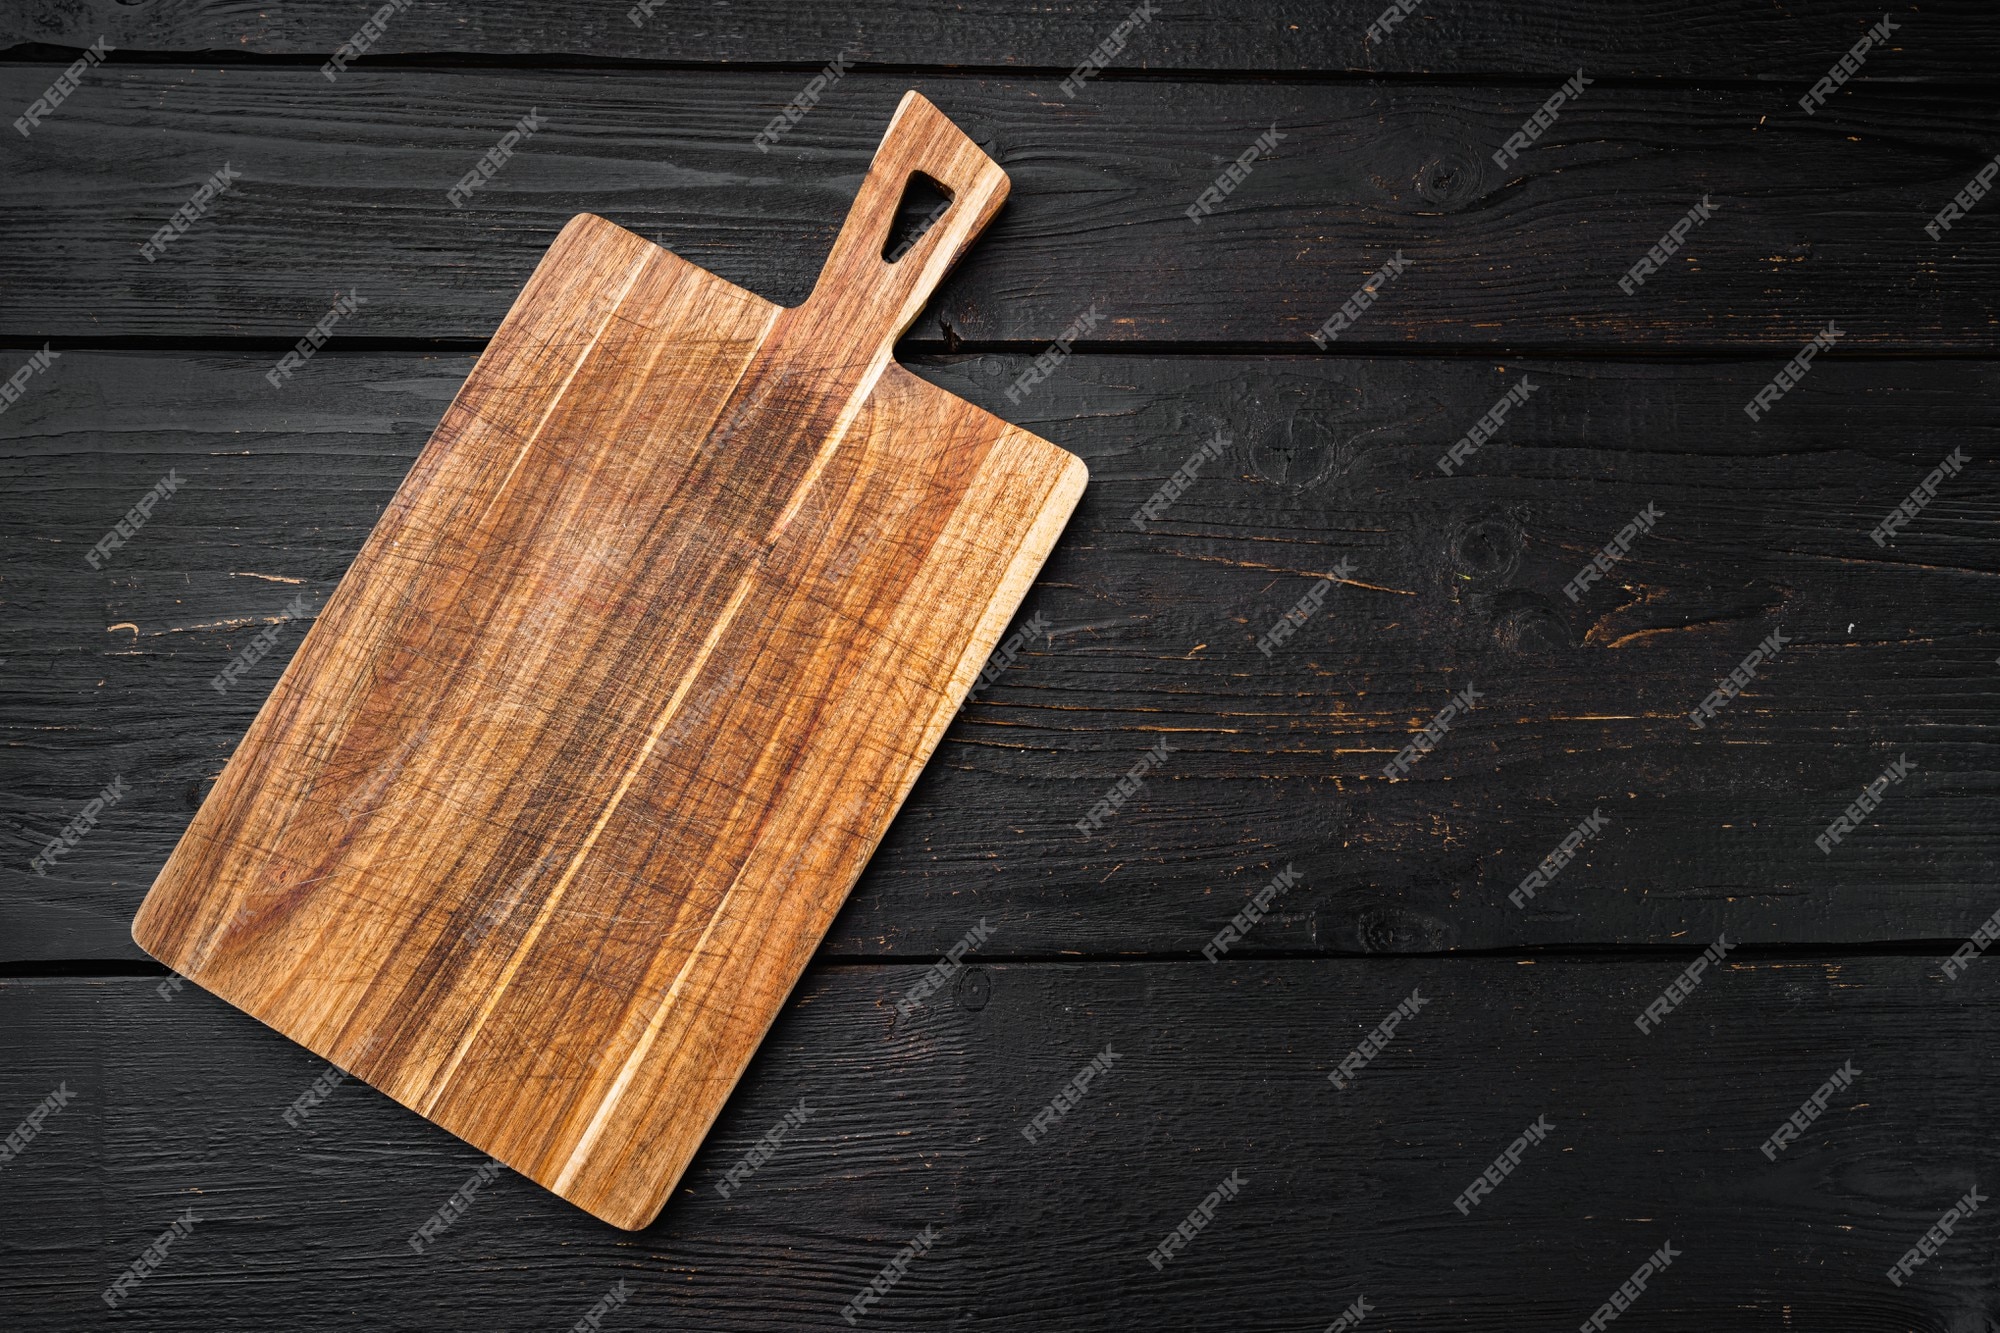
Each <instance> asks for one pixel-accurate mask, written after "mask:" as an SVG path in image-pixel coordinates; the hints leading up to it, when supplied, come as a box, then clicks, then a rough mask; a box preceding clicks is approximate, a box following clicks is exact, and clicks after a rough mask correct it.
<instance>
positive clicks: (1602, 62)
mask: <svg viewBox="0 0 2000 1333" xmlns="http://www.w3.org/2000/svg"><path fill="white" fill-rule="evenodd" d="M1133 8H1134V5H1133V4H1132V3H1131V2H1130V0H1101V2H1100V3H1094V4H1080V3H1058V4H1036V5H1027V4H1018V3H1017V4H1002V3H991V2H989V3H982V4H977V5H949V6H947V5H936V4H926V3H923V2H922V0H867V2H866V3H858V4H842V5H799V4H790V3H779V2H778V0H737V2H736V3H732V4H730V5H728V6H726V7H720V6H716V5H712V4H702V3H697V2H696V0H651V3H649V4H647V5H645V6H643V7H642V6H639V5H637V4H634V3H632V2H631V0H615V2H613V3H604V4H591V5H556V6H550V5H547V4H531V3H526V2H525V0H500V2H495V0H489V2H488V3H485V4H480V5H476V6H466V5H459V4H445V3H439V2H438V0H417V3H414V4H410V5H408V6H407V7H405V8H403V9H402V11H401V12H400V13H398V12H393V11H392V12H391V13H390V14H389V15H387V16H386V21H385V22H384V23H383V24H382V25H381V31H380V33H379V35H372V36H371V37H370V38H369V40H368V41H367V43H366V44H367V55H368V56H370V57H375V58H380V57H383V56H408V55H430V54H458V55H477V56H505V57H513V58H527V57H537V56H540V57H557V58H570V57H576V56H588V57H596V58H599V59H604V60H668V61H680V62H691V63H701V64H710V63H713V64H727V63H741V62H750V63H771V62H789V63H794V64H803V65H813V66H817V65H821V64H824V63H825V62H827V61H828V60H830V59H832V58H833V57H834V56H835V55H836V54H838V53H842V52H845V53H846V54H847V58H848V59H850V60H852V61H855V62H857V63H859V64H862V65H869V64H892V65H933V66H946V67H950V66H961V67H962V66H1041V67H1048V68H1054V69H1060V70H1062V71H1064V72H1067V71H1068V70H1069V69H1070V68H1071V67H1072V66H1074V65H1076V64H1078V63H1079V62H1080V61H1082V60H1083V59H1084V58H1085V57H1086V55H1087V54H1088V53H1089V52H1091V51H1092V50H1093V49H1095V48H1096V47H1097V46H1098V44H1099V43H1100V42H1102V41H1104V40H1106V39H1107V38H1110V37H1111V35H1112V33H1113V32H1114V30H1116V29H1117V28H1118V25H1119V24H1120V23H1121V22H1122V21H1124V20H1125V19H1126V17H1127V16H1128V14H1129V13H1130V12H1131V11H1132V10H1133ZM1385 8H1387V6H1386V5H1385V4H1383V3H1380V0H1334V2H1333V3H1327V4H1320V5H1313V6H1304V7H1301V6H1298V5H1284V4H1278V3H1274V2H1273V0H1230V2H1229V3H1221V2H1219V0H1203V2H1202V3H1194V4H1189V3H1179V4H1171V5H1159V6H1156V11H1157V12H1155V13H1154V14H1152V15H1151V16H1150V17H1149V18H1147V20H1146V21H1145V22H1143V23H1141V24H1139V25H1137V26H1136V28H1135V29H1133V30H1132V31H1131V33H1130V35H1129V36H1128V37H1127V39H1126V41H1125V43H1124V46H1123V49H1122V50H1121V51H1119V52H1118V53H1117V55H1116V57H1115V59H1114V60H1113V63H1112V68H1113V69H1114V70H1117V71H1126V70H1130V71H1151V72H1182V71H1207V70H1245V71H1251V70H1257V71H1277V72H1293V71H1350V72H1357V73H1371V72H1379V73H1425V74H1455V75H1462V74H1477V73H1489V72H1496V71H1497V72H1500V73H1522V72H1541V73H1556V74H1559V75H1562V74H1568V73H1569V72H1570V71H1571V70H1572V69H1574V68H1575V67H1576V66H1578V65H1583V66H1586V67H1588V68H1590V69H1591V70H1593V71H1597V70H1602V71H1603V72H1605V73H1607V74H1619V75H1633V76H1644V77H1688V78H1706V79H1713V78H1783V79H1794V80H1798V79H1803V80H1806V81H1807V82H1808V83H1810V81H1811V80H1813V79H1815V78H1817V77H1819V76H1820V75H1821V74H1823V73H1824V72H1825V70H1826V67H1827V66H1828V65H1830V64H1831V63H1832V62H1833V60H1834V59H1835V58H1836V57H1837V56H1838V55H1839V54H1840V53H1841V52H1842V51H1844V50H1846V49H1847V47H1848V46H1849V45H1851V44H1852V43H1853V42H1854V41H1856V40H1858V39H1859V37H1860V36H1861V35H1862V33H1863V32H1865V31H1866V30H1867V29H1868V28H1869V26H1870V25H1872V24H1874V23H1876V22H1878V21H1879V20H1880V19H1881V18H1882V16H1883V13H1884V10H1885V8H1886V9H1887V11H1888V12H1889V13H1890V15H1891V16H1892V19H1893V21H1894V22H1895V23H1896V24H1897V28H1896V30H1895V31H1894V32H1893V33H1892V34H1891V37H1890V44H1889V48H1888V50H1887V51H1885V52H1883V53H1881V54H1880V55H1879V56H1878V57H1876V58H1874V59H1871V60H1870V61H1869V62H1868V64H1867V65H1866V66H1864V68H1863V74H1862V77H1865V78H1884V79H1922V78H1941V77H1942V78H1972V79H1981V80H1990V79H1991V78H1992V77H1993V74H1994V70H1995V67H1996V62H2000V24H1996V15H1995V13H1994V11H1993V9H1992V8H1991V6H1989V5H1985V4H1983V3H1978V2H1977V0H1956V2H1953V3H1929V4H1924V5H1921V6H1918V5H1909V4H1894V5H1889V6H1886V7H1885V6H1883V5H1881V4H1876V5H1872V6H1871V5H1868V4H1864V3H1859V0H1842V2H1840V3H1825V2H1821V3H1814V4H1810V5H1796V6H1787V7H1783V8H1780V7H1777V6H1767V5H1745V4H1740V3H1730V2H1728V0H1673V2H1672V3H1666V4H1661V3H1657V0H1656V2H1654V3H1645V4H1642V3H1637V2H1636V0H1605V2H1603V3H1596V4H1591V5H1575V4H1562V3H1553V2H1552V0H1522V2H1520V3H1513V4H1507V5H1495V4H1490V3H1483V2H1482V0H1428V3H1425V4H1423V5H1422V6H1421V7H1413V12H1412V13H1411V14H1410V16H1409V17H1408V18H1407V19H1406V20H1404V21H1402V22H1400V23H1396V24H1394V25H1392V26H1391V27H1389V28H1387V29H1385V30H1384V35H1383V36H1382V37H1381V38H1380V39H1379V40H1377V39H1373V38H1371V36H1370V33H1369V26H1370V25H1371V24H1374V23H1376V22H1377V21H1378V20H1379V19H1380V17H1381V15H1382V12H1383V10H1384V9H1385ZM371 12H373V11H372V10H371V8H370V6H369V5H367V4H366V3H362V4H356V3H351V2H350V0H286V3H283V4H262V5H256V6H247V5H245V4H242V3H239V2H238V0H189V2H187V3H180V4H175V5H136V6H135V5H131V4H125V3H119V0H68V3H65V4H63V5H61V6H40V7H21V8H16V9H12V10H9V11H8V12H6V13H5V14H0V45H5V44H9V43H15V42H21V43H47V44H55V45H61V46H69V47H78V48H81V47H84V46H87V45H89V44H90V43H91V42H94V41H96V40H97V39H98V38H100V37H108V38H109V39H110V40H111V42H112V44H113V45H114V46H115V47H117V48H118V49H119V50H121V51H124V52H126V53H128V54H130V53H135V52H194V51H215V52H230V53H255V54H260V55H271V54H287V55H308V56H319V57H323V58H326V57H331V56H332V55H333V53H334V52H335V51H337V50H338V49H339V48H340V47H341V46H342V44H343V43H345V42H347V41H349V40H350V39H352V38H353V37H354V35H355V32H356V30H357V29H358V28H360V27H361V26H362V24H363V22H364V20H366V19H367V18H368V17H369V15H370V14H371ZM1800 91H1804V90H1803V89H1801V90H1800Z"/></svg>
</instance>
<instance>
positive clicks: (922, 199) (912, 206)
mask: <svg viewBox="0 0 2000 1333" xmlns="http://www.w3.org/2000/svg"><path fill="white" fill-rule="evenodd" d="M951 203H952V193H951V191H950V190H949V189H948V188H946V186H945V185H944V183H943V182H942V181H939V180H937V179H936V178H934V177H933V176H931V175H930V174H929V173H928V172H922V171H913V172H911V173H910V178H909V180H907V181H905V182H904V183H903V197H902V199H901V200H900V201H898V202H897V204H896V216H895V217H894V218H893V219H892V220H891V221H890V223H889V234H888V235H887V236H885V237H883V238H882V261H883V262H884V263H886V264H893V263H895V262H896V261H897V260H899V259H901V258H902V257H903V256H904V255H906V254H908V253H910V248H911V247H912V246H914V245H915V244H916V243H917V242H918V241H920V240H922V239H923V236H924V233H925V232H927V231H929V230H930V229H931V228H932V227H934V226H936V225H937V224H938V222H939V221H941V220H942V219H943V217H944V215H945V213H946V212H947V211H948V210H949V209H950V208H951Z"/></svg>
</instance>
